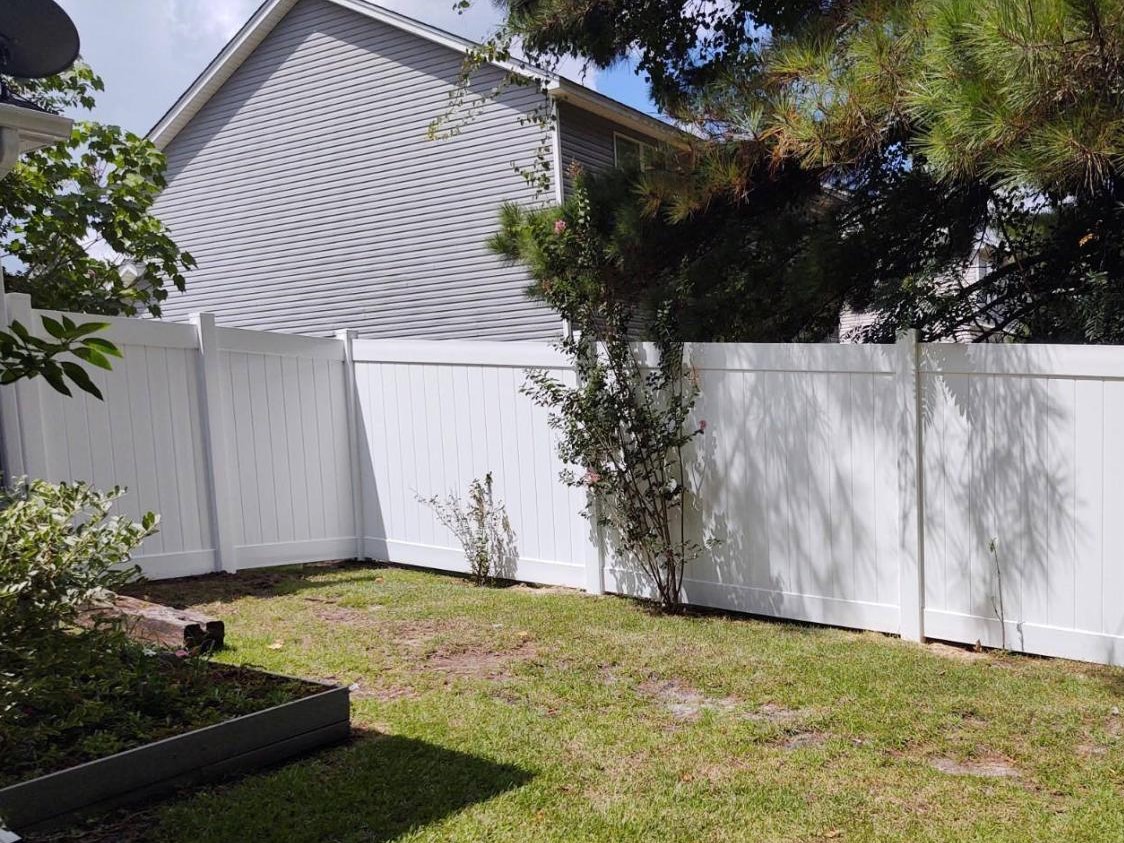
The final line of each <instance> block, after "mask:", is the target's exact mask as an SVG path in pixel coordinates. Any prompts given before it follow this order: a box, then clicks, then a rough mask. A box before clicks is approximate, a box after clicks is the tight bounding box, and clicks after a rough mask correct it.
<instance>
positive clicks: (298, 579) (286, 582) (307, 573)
mask: <svg viewBox="0 0 1124 843" xmlns="http://www.w3.org/2000/svg"><path fill="white" fill-rule="evenodd" d="M385 567H386V566H385V565H382V564H381V563H379V562H350V561H348V562H332V563H313V564H306V565H285V566H279V567H276V568H253V569H248V570H245V571H239V572H238V573H236V574H202V575H200V576H194V577H180V578H177V579H168V580H145V581H142V582H138V583H133V584H132V585H129V586H126V587H125V588H123V589H122V593H124V594H128V595H130V596H132V597H139V598H141V599H142V600H150V601H152V602H155V603H162V604H164V605H166V606H173V607H175V608H177V609H184V608H187V607H189V606H197V605H200V604H203V603H230V602H233V601H234V600H238V599H239V598H242V597H271V596H274V595H284V594H296V593H297V592H300V591H306V590H309V589H317V588H338V587H340V586H344V585H348V584H350V583H357V582H369V581H371V580H372V579H373V578H375V577H377V576H379V574H378V570H380V569H382V568H385ZM341 570H342V571H348V572H349V575H348V576H346V577H333V578H332V579H330V580H320V579H313V577H316V576H317V575H323V574H326V573H331V572H338V571H341Z"/></svg>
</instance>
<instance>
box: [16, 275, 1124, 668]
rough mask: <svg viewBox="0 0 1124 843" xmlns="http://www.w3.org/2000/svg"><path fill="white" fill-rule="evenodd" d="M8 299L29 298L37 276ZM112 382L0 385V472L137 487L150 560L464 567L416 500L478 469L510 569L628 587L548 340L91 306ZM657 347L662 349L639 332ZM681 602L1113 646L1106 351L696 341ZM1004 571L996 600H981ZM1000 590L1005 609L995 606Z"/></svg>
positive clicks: (181, 566)
mask: <svg viewBox="0 0 1124 843" xmlns="http://www.w3.org/2000/svg"><path fill="white" fill-rule="evenodd" d="M4 304H5V308H6V315H5V316H4V318H5V319H7V320H9V321H11V320H19V321H21V322H23V323H24V324H25V325H27V326H28V327H30V328H35V327H36V326H37V325H38V323H39V319H38V316H39V313H38V312H36V311H32V309H31V307H30V305H29V302H28V300H27V298H26V296H22V295H18V294H8V295H7V296H6V297H5V299H4ZM107 321H109V322H110V328H109V329H108V331H107V336H108V338H109V339H112V340H113V341H114V342H116V343H118V345H120V346H121V347H122V350H123V351H124V355H125V356H124V360H123V361H120V362H119V363H118V364H117V365H116V366H115V368H114V370H113V371H112V372H104V371H101V370H97V371H95V372H93V373H92V376H93V377H94V380H95V382H96V383H97V384H98V386H99V388H100V389H101V390H102V392H103V393H104V395H105V398H106V400H105V401H104V402H103V401H97V400H95V399H92V398H90V397H88V396H84V395H82V396H78V397H75V398H65V397H63V396H60V395H57V394H55V393H54V392H52V391H51V390H50V388H49V387H47V386H46V385H45V384H43V383H42V382H40V381H30V382H21V383H18V384H16V385H13V386H10V387H4V388H3V389H0V421H2V433H3V456H4V465H5V470H6V471H7V472H8V473H9V474H28V475H31V476H37V477H44V478H47V479H52V480H87V481H90V482H92V483H93V484H95V485H97V486H99V487H103V488H104V487H111V486H114V485H121V486H126V487H128V489H129V494H128V495H127V496H126V497H125V499H124V501H123V507H124V510H125V512H127V513H128V514H131V515H133V516H134V517H136V516H139V515H140V514H141V512H142V511H145V510H149V509H151V510H155V511H158V512H160V513H161V515H162V527H161V531H160V533H159V534H157V535H156V536H153V537H152V538H150V539H148V540H147V541H146V542H145V543H144V545H143V546H142V548H141V551H140V553H139V555H138V561H139V562H140V564H141V565H142V567H143V568H144V569H145V571H146V573H147V574H148V575H149V576H152V577H172V576H185V575H193V574H200V573H206V572H210V571H235V570H238V569H241V568H249V567H256V566H265V565H277V564H283V563H289V562H311V561H319V560H326V559H339V558H351V557H355V556H366V557H371V558H376V559H384V560H387V561H393V562H401V563H406V564H412V565H419V566H424V567H429V568H436V569H441V570H452V571H463V570H465V568H466V563H465V559H464V557H463V554H462V553H461V551H460V549H459V547H458V546H457V544H456V541H455V540H454V537H453V536H452V535H451V534H450V533H449V532H448V531H447V530H446V529H445V528H444V527H442V526H441V525H440V524H439V523H438V522H437V520H436V519H435V518H434V515H433V513H432V512H431V511H430V509H429V508H428V507H427V506H425V505H424V504H423V503H420V502H419V497H428V496H431V495H434V494H444V493H446V492H448V491H449V490H454V489H455V490H458V491H463V490H464V489H465V488H466V487H467V485H468V483H469V481H470V480H472V479H473V478H474V477H480V476H482V475H483V474H484V473H485V472H488V471H491V472H493V473H494V475H495V478H496V484H497V493H498V495H499V496H500V497H501V498H503V499H504V500H506V502H507V506H508V511H509V514H510V516H511V519H512V523H513V525H514V527H515V530H516V532H517V534H518V540H519V558H518V562H517V565H516V567H515V569H514V570H513V571H510V572H508V573H509V574H510V575H512V576H514V577H517V578H520V579H525V580H530V581H534V582H540V583H547V584H559V585H567V586H573V587H578V588H585V589H587V590H590V591H601V590H602V589H604V590H607V591H613V592H620V593H626V594H643V593H644V591H645V587H646V586H645V583H644V582H643V580H642V579H641V578H639V577H638V576H637V573H636V571H635V570H634V569H633V568H632V567H631V566H630V565H627V564H623V563H621V562H619V561H617V560H615V559H613V558H612V557H611V555H609V556H607V554H606V552H605V549H604V548H603V547H602V546H601V545H600V543H599V542H598V541H597V540H596V537H595V536H594V535H593V534H592V531H591V529H590V525H589V522H588V521H586V520H585V519H584V518H583V517H582V515H581V510H582V506H583V497H582V494H581V493H580V492H579V491H577V490H574V489H571V488H568V487H566V486H564V485H563V484H562V483H561V482H560V481H559V479H558V475H559V472H560V471H561V469H562V466H561V465H560V464H559V461H558V457H557V453H556V448H555V436H554V432H553V431H552V430H551V429H550V427H549V425H548V424H547V415H546V412H545V411H544V410H543V409H542V408H540V407H537V406H535V405H534V404H533V402H531V401H530V399H529V398H528V397H527V396H525V395H523V394H522V391H521V387H522V385H523V382H524V375H523V370H524V369H526V368H545V369H551V370H554V371H556V373H558V374H559V376H560V377H562V378H564V379H569V380H570V381H571V382H572V379H573V377H574V374H573V372H572V370H570V369H569V368H568V362H567V360H566V359H565V358H564V357H563V356H562V355H560V354H559V353H558V352H557V351H555V350H554V349H553V348H551V347H550V346H549V345H548V344H545V343H488V342H452V341H449V342H421V341H397V340H385V341H384V340H380V341H372V340H360V339H356V338H355V337H354V336H353V335H352V334H350V333H348V332H341V334H339V335H338V336H337V337H336V338H333V339H322V338H319V339H318V338H308V337H299V336H293V335H287V334H279V333H265V332H254V331H243V330H234V329H227V328H221V327H217V326H216V325H215V323H214V319H213V318H212V317H211V316H209V315H208V314H200V315H198V316H196V317H195V318H194V320H193V322H192V324H182V323H166V322H158V321H152V320H133V319H109V320H107ZM645 353H646V354H649V355H650V354H651V353H652V352H651V349H645ZM688 353H689V355H690V358H691V363H692V365H693V366H694V367H695V368H696V369H697V370H698V372H699V376H700V379H701V385H702V393H701V398H700V401H699V403H698V406H697V407H696V411H695V412H696V417H697V418H696V420H701V419H706V420H707V433H706V435H705V436H704V437H701V438H699V439H698V440H696V446H697V447H696V448H695V453H694V454H693V456H692V459H691V462H690V466H689V470H690V472H691V473H692V477H693V480H694V481H695V484H696V485H697V487H698V488H699V489H700V493H699V495H698V499H697V500H694V501H692V506H691V507H690V513H689V519H690V524H691V529H692V530H694V531H696V532H697V533H699V534H702V533H704V532H705V533H707V534H711V535H713V536H715V537H717V538H718V539H720V543H719V544H718V545H717V546H716V547H715V548H714V549H713V550H711V551H708V552H707V554H706V555H705V556H704V557H703V558H701V559H699V560H698V561H696V562H693V563H692V564H691V567H690V569H689V570H688V573H687V578H686V582H685V584H684V589H685V592H686V597H687V599H688V600H689V601H691V602H693V603H696V604H701V605H708V606H714V607H719V608H727V609H734V610H739V611H746V612H752V613H756V614H763V615H770V616H774V617H780V618H789V619H796V620H806V621H814V622H823V623H832V624H838V625H842V626H849V627H855V628H861V629H873V630H881V631H885V632H895V633H900V634H901V635H903V636H904V637H908V638H914V639H917V638H922V637H924V636H930V637H937V638H943V639H948V640H953V641H963V642H969V643H972V642H975V641H977V640H978V641H981V642H982V643H983V644H985V645H989V646H999V645H1001V644H1006V645H1007V646H1009V647H1011V648H1013V649H1017V650H1023V651H1026V652H1032V653H1040V654H1045V655H1057V656H1068V657H1073V658H1080V659H1086V660H1090V661H1097V662H1106V663H1114V664H1124V599H1122V597H1124V518H1122V517H1121V515H1124V489H1121V488H1120V487H1119V484H1116V483H1114V482H1113V481H1114V478H1115V477H1116V476H1118V475H1120V474H1121V473H1124V442H1122V441H1121V440H1120V439H1119V437H1114V436H1113V435H1112V433H1113V432H1114V431H1117V430H1120V429H1124V349H1121V348H1087V347H1067V346H953V345H918V344H917V343H916V342H915V341H914V340H913V339H912V338H911V337H903V339H902V340H901V341H899V342H898V343H897V344H896V345H892V346H860V345H777V344H761V345H749V344H697V345H694V346H692V347H690V348H689V350H688ZM1000 594H1002V598H1003V599H1002V601H1000V599H999V598H1000ZM1000 605H1002V606H1003V612H1002V617H1000V612H999V610H998V607H999V606H1000Z"/></svg>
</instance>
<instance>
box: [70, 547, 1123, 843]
mask: <svg viewBox="0 0 1124 843" xmlns="http://www.w3.org/2000/svg"><path fill="white" fill-rule="evenodd" d="M142 591H143V593H145V594H147V595H149V596H150V597H152V598H153V599H156V600H162V601H165V602H171V603H176V604H177V605H191V606H195V607H197V608H200V609H202V610H204V611H207V612H210V613H212V614H217V615H219V616H221V617H222V618H224V619H225V620H226V623H227V636H228V642H229V643H230V644H231V647H230V649H229V650H227V651H225V652H224V653H222V654H221V656H219V658H220V659H221V660H223V661H227V662H231V663H237V664H256V665H261V666H263V667H266V668H268V669H270V670H273V671H279V672H283V673H288V674H293V675H297V676H304V677H313V678H319V679H334V680H336V681H339V682H344V683H357V684H358V690H357V691H356V692H355V693H354V694H353V706H352V722H353V725H354V727H355V731H356V737H355V739H354V740H353V741H352V742H351V743H350V744H348V745H346V746H343V747H339V748H337V749H333V750H328V751H325V752H322V753H320V754H319V755H316V756H314V757H312V758H308V759H305V760H302V761H299V762H296V763H292V764H289V765H287V766H285V767H282V768H280V769H276V770H273V771H269V772H266V773H264V774H261V775H255V776H250V777H247V778H243V779H241V780H238V781H235V782H232V783H228V784H224V785H221V786H216V787H211V788H205V789H201V790H198V791H195V792H193V793H190V794H185V795H183V796H182V797H181V798H179V799H177V800H174V801H169V802H164V803H161V804H158V805H156V806H154V807H151V808H148V809H146V810H145V811H143V812H141V813H140V814H134V815H132V816H126V817H123V818H122V817H118V818H115V819H114V820H113V821H112V822H111V823H110V824H108V825H103V826H102V827H101V828H100V830H93V829H91V830H90V831H89V837H88V839H91V840H96V839H107V840H108V839H112V840H130V839H132V840H149V839H151V840H161V841H191V843H204V842H205V841H249V840H253V841H265V840H278V841H303V840H340V841H382V840H401V841H422V840H426V841H438V840H441V841H443V840H472V841H475V840H480V841H484V840H487V841H520V843H522V841H534V843H547V841H583V840H598V841H652V840H659V841H664V840H667V841H703V840H714V841H742V840H746V841H812V840H846V841H857V840H861V841H890V840H900V841H911V843H913V842H914V841H930V840H934V841H935V840H947V841H958V843H960V841H973V840H976V841H989V843H991V842H992V841H1020V843H1023V842H1024V841H1034V840H1042V841H1120V840H1124V716H1122V715H1120V714H1119V713H1116V714H1114V713H1113V709H1114V706H1121V707H1124V700H1122V697H1124V671H1121V670H1115V669H1109V668H1101V667H1096V666H1092V665H1084V664H1076V663H1072V662H1064V661H1050V660H1044V659H1033V658H1026V657H1017V656H1005V655H998V654H986V655H978V656H977V655H975V654H972V653H966V652H963V651H960V650H955V649H953V648H948V647H945V648H940V647H932V646H929V647H923V646H920V645H915V644H910V643H907V642H902V641H898V640H896V639H893V638H890V637H885V636H881V635H876V634H870V633H854V632H847V631H842V630H837V629H825V628H813V627H802V626H794V625H782V624H777V623H769V622H764V621H757V620H750V619H740V618H732V617H725V616H697V617H664V616H658V615H654V614H652V613H650V612H649V611H647V610H646V609H645V608H643V607H642V606H639V605H637V604H635V603H632V602H630V601H626V600H623V599H619V598H611V597H610V598H592V597H587V596H584V595H580V594H576V593H559V592H557V591H553V590H537V591H536V590H532V589H529V588H526V587H516V588H507V589H488V588H473V587H472V586H471V585H469V584H467V583H466V582H465V581H463V580H460V579H456V578H452V577H444V576H439V575H434V574H427V573H420V572H414V571H404V570H398V569H381V568H375V567H357V566H355V567H342V568H337V569H328V568H306V569H304V570H303V571H301V570H297V569H287V570H283V571H280V572H272V573H262V572H258V573H248V574H245V575H240V576H236V577H220V578H204V579H201V580H196V581H188V582H178V583H166V584H154V585H149V586H147V587H145V588H144V589H142ZM956 765H961V766H959V767H957V766H956ZM938 767H943V768H944V770H943V771H942V769H938ZM950 770H951V771H952V772H949V771H950ZM984 772H990V773H993V774H995V773H1002V774H1003V775H991V776H985V775H980V773H984Z"/></svg>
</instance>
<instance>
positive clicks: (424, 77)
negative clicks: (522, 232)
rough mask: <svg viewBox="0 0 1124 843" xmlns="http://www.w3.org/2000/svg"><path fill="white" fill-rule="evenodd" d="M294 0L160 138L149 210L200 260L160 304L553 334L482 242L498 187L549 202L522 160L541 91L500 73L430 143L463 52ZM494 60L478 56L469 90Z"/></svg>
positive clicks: (398, 325)
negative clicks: (458, 126) (161, 185)
mask: <svg viewBox="0 0 1124 843" xmlns="http://www.w3.org/2000/svg"><path fill="white" fill-rule="evenodd" d="M290 5H291V8H290V9H289V10H288V11H287V12H286V13H285V14H284V16H283V17H282V18H281V19H280V20H279V21H276V22H275V23H274V24H273V25H272V26H271V27H270V29H269V32H268V34H267V35H265V37H264V38H263V39H261V41H260V43H258V44H257V45H256V46H254V47H253V49H252V50H251V51H250V52H249V54H248V55H246V56H243V57H240V58H239V61H238V64H237V67H235V68H234V69H233V70H231V72H230V73H229V75H228V77H227V78H226V79H225V80H224V81H223V82H222V84H221V85H219V86H218V87H217V89H216V90H214V91H213V92H210V93H209V94H208V95H207V96H206V98H205V101H203V102H201V103H196V104H197V105H198V108H197V110H195V112H194V114H193V115H192V116H191V117H190V119H188V120H187V121H186V122H184V123H183V125H182V126H179V127H178V128H177V129H176V131H175V132H174V133H171V132H170V131H169V132H168V133H166V134H165V135H164V136H163V137H164V139H165V152H166V154H167V156H168V187H167V188H166V190H165V191H164V193H163V194H162V196H161V197H160V199H159V201H158V202H157V205H156V208H155V211H156V213H157V214H158V215H159V216H160V217H161V218H162V219H163V220H164V221H165V222H166V223H167V224H168V226H169V229H170V230H171V232H172V234H173V236H174V237H175V238H176V239H177V242H179V243H180V245H181V246H183V247H184V248H186V249H188V250H189V251H190V252H192V254H193V255H194V256H195V257H196V259H197V260H198V262H199V267H198V269H196V270H194V271H192V272H191V273H190V274H189V276H188V292H187V293H186V294H182V295H178V294H173V295H172V297H171V298H170V299H169V301H168V302H167V303H166V306H165V312H166V314H167V315H168V316H170V317H171V318H182V317H184V316H186V315H187V314H188V313H191V312H194V311H202V310H209V311H212V312H214V313H215V315H216V317H217V319H218V321H219V322H220V323H223V324H227V325H232V326H237V327H247V328H262V329H272V330H286V331H294V332H299V333H310V334H321V335H322V334H327V333H330V332H332V331H335V330H337V329H339V328H348V327H352V328H355V329H357V330H358V331H359V332H360V333H361V335H363V336H371V337H383V336H385V337H390V336H427V337H431V338H440V337H484V336H487V337H493V338H499V337H502V338H509V339H535V338H543V337H549V336H555V335H557V334H558V332H559V331H560V329H561V323H560V320H559V319H558V317H557V315H555V314H553V313H552V312H551V311H549V310H548V309H547V308H545V307H544V306H542V305H540V304H538V303H536V302H533V301H531V300H530V299H528V298H527V297H526V295H525V293H524V289H525V287H526V285H527V284H528V278H527V277H526V275H525V274H524V273H523V271H522V270H521V269H519V268H517V267H509V266H504V265H503V264H502V263H501V262H500V261H499V260H498V259H497V258H496V257H495V256H494V255H492V254H490V253H489V252H488V250H487V248H486V246H485V241H486V239H487V237H488V236H489V235H490V234H491V233H492V232H493V231H494V230H495V227H496V219H497V209H498V207H499V205H500V204H501V203H502V202H504V201H517V202H527V203H533V202H539V201H543V200H544V199H553V192H551V193H550V194H548V195H547V196H541V195H537V194H536V192H535V190H534V189H533V188H532V187H530V186H529V185H528V184H527V183H526V182H525V180H524V179H523V177H522V176H521V175H520V173H519V172H517V168H528V167H530V166H531V165H532V164H533V162H534V160H535V155H536V152H537V150H538V148H539V146H540V144H541V143H542V141H543V137H542V128H541V127H540V126H538V125H536V124H535V123H534V121H528V120H526V119H525V118H527V117H529V116H530V115H531V114H532V112H533V111H534V110H535V109H536V108H538V107H540V106H541V105H542V103H543V98H542V94H541V92H540V91H538V90H536V89H535V88H533V87H521V86H512V87H509V88H508V89H506V90H505V91H504V92H503V93H502V94H501V95H500V96H499V97H497V98H495V99H492V100H488V101H484V102H482V103H480V104H479V106H478V110H477V112H476V113H475V115H474V119H473V120H471V121H470V122H469V123H467V124H466V125H465V126H464V127H463V130H462V131H461V132H460V133H459V134H457V135H456V136H455V137H453V138H451V139H448V140H440V141H433V140H428V139H427V129H428V126H429V124H430V122H431V121H432V120H433V118H434V117H435V116H437V115H440V114H442V113H443V112H444V111H445V110H446V109H447V108H448V105H449V96H450V94H451V92H452V91H453V90H454V89H455V87H456V85H457V83H458V78H459V74H460V71H461V67H462V62H463V53H462V52H460V51H458V50H456V49H454V48H453V47H450V46H447V45H444V44H441V43H438V42H436V41H434V40H432V39H429V38H424V37H421V36H420V35H418V34H417V33H416V32H412V31H409V30H408V29H403V28H402V27H399V26H395V25H391V24H388V23H385V22H383V21H381V20H377V19H375V18H372V17H371V16H369V15H366V14H360V13H358V12H356V11H354V10H352V9H350V8H347V5H346V4H341V3H339V2H338V0H298V2H296V3H295V4H290ZM259 14H260V13H259ZM236 40H237V39H236ZM504 74H505V71H504V70H503V69H502V68H495V67H487V68H483V69H482V70H481V71H479V72H478V74H477V75H476V77H475V78H474V83H473V84H474V88H475V89H476V90H477V91H478V92H481V93H483V92H487V91H490V90H491V89H492V88H493V87H494V86H496V85H497V84H499V82H500V81H501V80H502V78H503V76H504ZM169 114H172V112H170V113H169ZM167 119H168V118H166V120H165V121H162V123H161V126H165V127H167V126H168V125H171V124H169V123H168V122H167ZM159 131H160V126H158V127H157V130H154V135H157V134H158V133H159Z"/></svg>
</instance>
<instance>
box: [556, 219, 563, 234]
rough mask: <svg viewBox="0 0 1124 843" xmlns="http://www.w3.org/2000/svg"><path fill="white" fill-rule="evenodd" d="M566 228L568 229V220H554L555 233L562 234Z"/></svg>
mask: <svg viewBox="0 0 1124 843" xmlns="http://www.w3.org/2000/svg"><path fill="white" fill-rule="evenodd" d="M565 230H566V220H555V221H554V233H555V234H561V233H562V232H564V231H565Z"/></svg>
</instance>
